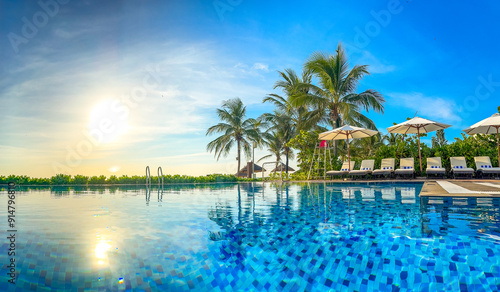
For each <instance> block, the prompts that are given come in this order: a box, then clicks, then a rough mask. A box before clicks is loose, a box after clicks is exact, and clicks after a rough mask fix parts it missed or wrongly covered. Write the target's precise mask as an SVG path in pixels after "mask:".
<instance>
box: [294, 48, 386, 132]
mask: <svg viewBox="0 0 500 292" xmlns="http://www.w3.org/2000/svg"><path fill="white" fill-rule="evenodd" d="M304 69H305V70H307V71H310V72H312V74H314V76H315V77H316V78H317V79H318V83H319V85H318V86H316V85H312V84H310V85H309V86H308V87H309V90H310V93H309V94H307V95H301V96H298V97H296V98H295V99H294V100H293V101H292V104H294V105H310V106H313V107H314V108H316V109H318V110H320V111H321V112H322V113H323V118H324V119H323V121H324V122H326V123H328V124H330V125H331V126H333V127H334V128H337V127H340V126H342V125H343V124H351V125H354V126H359V127H365V128H369V129H374V130H376V127H375V124H374V122H373V121H372V120H371V119H369V118H368V117H366V116H365V115H363V114H362V113H361V111H362V110H366V111H369V110H370V109H372V110H374V111H376V112H379V113H383V112H384V102H385V98H384V97H383V96H382V94H380V93H379V92H377V91H375V90H373V89H368V90H366V91H364V92H362V93H356V89H357V86H358V83H359V82H360V81H361V80H362V79H363V77H365V76H366V75H369V74H370V73H369V72H368V65H355V66H354V67H353V68H352V69H349V63H348V60H347V56H346V54H345V51H344V48H343V47H342V44H341V43H339V44H338V47H337V50H336V54H335V55H329V54H327V53H321V52H315V53H313V54H312V55H311V57H310V58H309V59H308V60H307V61H306V63H305V64H304Z"/></svg>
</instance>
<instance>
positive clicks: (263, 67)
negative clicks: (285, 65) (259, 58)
mask: <svg viewBox="0 0 500 292" xmlns="http://www.w3.org/2000/svg"><path fill="white" fill-rule="evenodd" d="M252 69H255V70H262V71H265V72H268V71H269V65H267V64H262V63H255V64H253V66H252Z"/></svg>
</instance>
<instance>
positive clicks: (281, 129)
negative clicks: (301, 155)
mask: <svg viewBox="0 0 500 292" xmlns="http://www.w3.org/2000/svg"><path fill="white" fill-rule="evenodd" d="M259 120H262V121H264V123H265V125H267V126H268V130H267V131H268V133H272V134H271V135H272V136H274V137H273V138H272V139H271V141H272V143H276V142H279V143H280V145H281V146H280V147H281V149H280V150H279V151H283V154H284V155H285V157H286V162H285V165H286V173H288V162H289V158H293V152H292V148H291V147H290V146H288V145H287V144H288V142H290V140H292V139H293V138H294V137H295V135H296V131H297V126H296V124H295V122H294V121H293V118H292V116H290V115H289V114H287V113H286V112H283V111H276V110H275V111H274V113H272V114H270V113H265V114H263V115H261V116H260V117H259ZM268 137H269V134H268ZM268 145H270V144H268ZM274 149H275V150H276V149H279V148H278V147H274ZM275 150H272V151H271V152H276V151H275Z"/></svg>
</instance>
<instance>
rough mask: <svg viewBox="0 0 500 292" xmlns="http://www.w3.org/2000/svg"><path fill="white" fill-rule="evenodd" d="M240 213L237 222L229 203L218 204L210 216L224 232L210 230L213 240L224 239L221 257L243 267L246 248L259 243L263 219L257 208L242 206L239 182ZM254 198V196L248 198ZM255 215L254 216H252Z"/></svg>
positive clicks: (209, 213)
mask: <svg viewBox="0 0 500 292" xmlns="http://www.w3.org/2000/svg"><path fill="white" fill-rule="evenodd" d="M237 190H238V213H237V219H238V220H237V222H235V221H234V220H233V214H232V208H231V206H230V205H229V204H227V203H226V204H225V205H223V204H221V203H219V204H217V205H216V206H215V209H213V210H211V211H209V212H208V218H209V219H210V220H212V221H214V222H215V223H216V224H217V225H219V226H220V227H221V229H222V230H224V231H223V232H210V231H209V238H210V240H212V241H222V245H221V246H220V247H219V251H220V255H219V258H220V259H221V260H223V261H227V262H228V263H229V264H231V265H236V266H237V267H239V268H243V267H244V265H245V263H244V262H245V259H246V253H247V252H246V249H247V248H248V247H252V246H255V245H257V241H258V239H259V234H260V229H261V226H262V225H263V221H264V220H262V219H261V216H260V215H259V214H256V213H255V209H254V208H252V211H250V210H249V209H248V208H247V209H245V210H244V209H243V208H242V199H241V186H240V184H238V186H237ZM250 197H251V198H252V200H255V199H254V196H247V198H250ZM251 217H253V218H251Z"/></svg>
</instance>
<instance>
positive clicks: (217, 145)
mask: <svg viewBox="0 0 500 292" xmlns="http://www.w3.org/2000/svg"><path fill="white" fill-rule="evenodd" d="M217 116H218V117H219V119H220V120H221V121H222V122H221V123H219V124H217V125H214V126H212V127H210V128H208V130H207V133H206V135H212V134H215V133H222V135H221V136H219V137H218V138H216V139H215V140H213V141H211V142H210V143H208V144H207V150H208V151H210V152H212V151H214V152H215V157H216V158H217V160H219V158H220V157H221V155H222V156H224V157H225V156H227V155H228V154H229V152H230V151H231V148H232V147H233V146H234V144H235V143H236V146H237V151H238V156H237V157H236V159H237V160H238V170H237V171H240V166H241V149H242V148H243V151H244V152H245V154H246V156H247V157H249V156H250V152H251V149H252V143H251V142H252V141H258V140H259V139H260V138H259V132H258V131H257V130H256V127H255V124H256V121H255V119H245V118H246V106H244V105H243V102H242V101H241V100H240V99H239V98H234V99H230V100H226V101H224V102H223V104H222V108H221V109H217Z"/></svg>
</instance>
